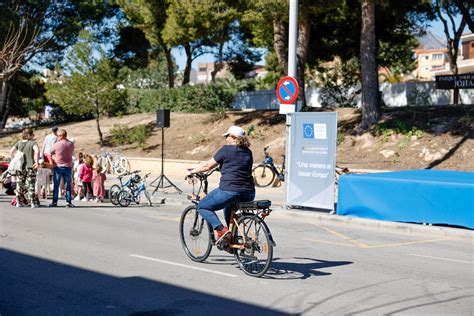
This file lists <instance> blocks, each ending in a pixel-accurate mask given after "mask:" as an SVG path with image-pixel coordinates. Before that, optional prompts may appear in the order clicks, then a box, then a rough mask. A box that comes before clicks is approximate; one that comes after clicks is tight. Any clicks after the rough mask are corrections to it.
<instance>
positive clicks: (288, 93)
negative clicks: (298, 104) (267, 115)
mask: <svg viewBox="0 0 474 316" xmlns="http://www.w3.org/2000/svg"><path fill="white" fill-rule="evenodd" d="M276 95H277V98H278V100H279V101H280V114H286V113H293V112H295V101H296V99H298V82H297V81H296V79H295V78H293V77H289V76H286V77H283V78H281V79H280V81H279V82H278V84H277V88H276Z"/></svg>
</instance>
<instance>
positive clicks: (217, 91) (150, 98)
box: [128, 83, 234, 113]
mask: <svg viewBox="0 0 474 316" xmlns="http://www.w3.org/2000/svg"><path fill="white" fill-rule="evenodd" d="M128 99H129V113H136V112H154V111H156V109H157V108H161V109H170V110H171V111H173V112H194V113H203V112H215V111H220V110H222V109H224V108H228V107H230V106H231V103H232V101H233V99H234V94H233V93H232V91H231V90H229V89H226V88H225V87H224V86H223V85H222V84H214V83H212V84H207V85H195V86H189V85H187V86H182V87H178V88H172V89H169V88H163V89H128Z"/></svg>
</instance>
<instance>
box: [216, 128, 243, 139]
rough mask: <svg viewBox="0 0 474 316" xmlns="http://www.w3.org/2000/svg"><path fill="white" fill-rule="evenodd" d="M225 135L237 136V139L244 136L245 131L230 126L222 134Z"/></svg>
mask: <svg viewBox="0 0 474 316" xmlns="http://www.w3.org/2000/svg"><path fill="white" fill-rule="evenodd" d="M227 135H232V136H237V137H242V136H245V131H244V130H243V129H242V128H241V127H238V126H231V127H229V129H228V130H227V132H226V133H225V134H222V136H227Z"/></svg>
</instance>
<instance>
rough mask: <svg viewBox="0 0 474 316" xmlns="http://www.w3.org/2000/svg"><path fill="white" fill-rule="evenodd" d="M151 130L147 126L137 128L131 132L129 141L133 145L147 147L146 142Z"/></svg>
mask: <svg viewBox="0 0 474 316" xmlns="http://www.w3.org/2000/svg"><path fill="white" fill-rule="evenodd" d="M150 134H151V130H150V129H149V128H147V127H146V126H145V125H138V126H135V127H134V128H132V129H131V130H130V135H129V140H130V141H131V142H132V143H137V144H138V145H139V146H140V147H142V148H143V146H145V142H146V140H147V139H148V137H150Z"/></svg>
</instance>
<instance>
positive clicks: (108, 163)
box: [96, 152, 130, 175]
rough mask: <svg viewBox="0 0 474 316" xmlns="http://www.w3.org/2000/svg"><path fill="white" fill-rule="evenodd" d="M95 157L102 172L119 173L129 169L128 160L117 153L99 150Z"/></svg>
mask: <svg viewBox="0 0 474 316" xmlns="http://www.w3.org/2000/svg"><path fill="white" fill-rule="evenodd" d="M96 157H97V163H98V164H99V165H100V166H101V167H102V170H103V172H106V173H115V174H118V175H121V174H124V173H125V172H129V171H130V162H129V161H128V160H127V158H125V157H123V156H120V155H119V154H118V153H110V152H101V153H100V154H99V155H98V156H96Z"/></svg>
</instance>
